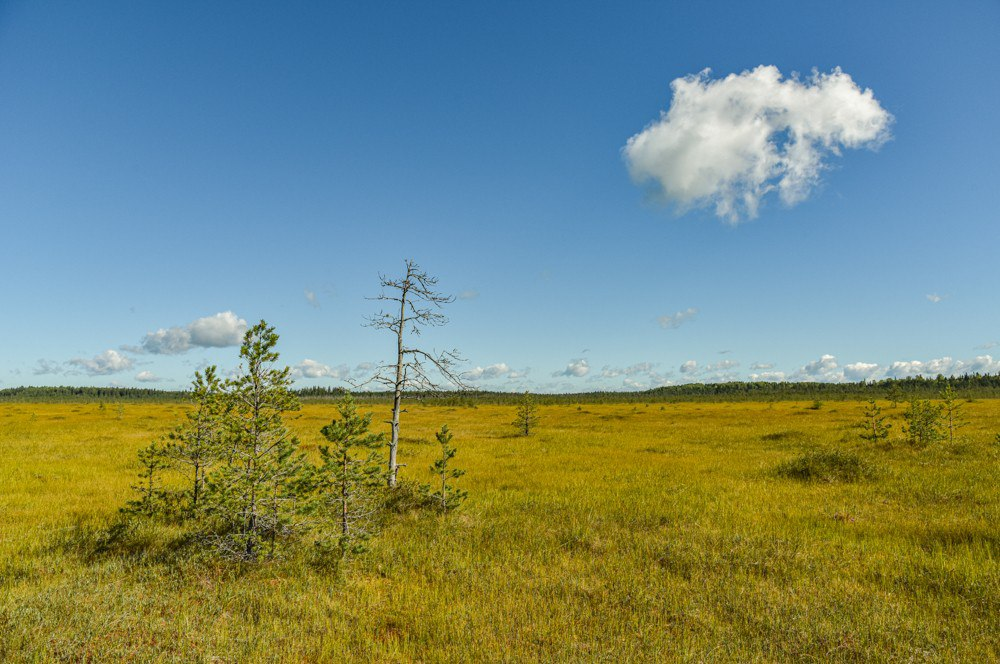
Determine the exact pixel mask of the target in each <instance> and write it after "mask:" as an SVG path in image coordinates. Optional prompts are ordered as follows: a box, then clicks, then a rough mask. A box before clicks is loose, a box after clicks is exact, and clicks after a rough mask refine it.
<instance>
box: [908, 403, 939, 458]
mask: <svg viewBox="0 0 1000 664" xmlns="http://www.w3.org/2000/svg"><path fill="white" fill-rule="evenodd" d="M903 419H904V420H905V421H906V425H905V426H904V427H903V433H904V434H906V440H907V442H908V443H910V445H912V446H913V447H926V446H927V445H930V444H932V443H936V442H938V441H940V440H942V439H943V438H944V435H945V434H944V432H943V431H942V430H941V406H938V405H935V404H933V403H931V402H930V401H929V400H927V399H914V400H913V401H911V402H910V405H909V407H908V408H907V409H906V412H905V413H903Z"/></svg>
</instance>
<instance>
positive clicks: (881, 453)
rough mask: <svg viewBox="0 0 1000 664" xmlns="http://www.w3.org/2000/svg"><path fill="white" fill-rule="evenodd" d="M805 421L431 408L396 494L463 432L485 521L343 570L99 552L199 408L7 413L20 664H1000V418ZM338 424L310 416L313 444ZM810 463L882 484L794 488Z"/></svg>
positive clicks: (838, 412) (461, 445) (795, 406)
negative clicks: (153, 448) (944, 425)
mask: <svg viewBox="0 0 1000 664" xmlns="http://www.w3.org/2000/svg"><path fill="white" fill-rule="evenodd" d="M808 406H809V404H807V403H775V404H762V403H741V404H697V403H694V404H692V403H676V404H663V405H661V404H656V403H653V404H649V405H648V406H647V405H644V404H638V405H632V404H628V405H614V404H611V405H607V404H604V405H592V404H581V405H579V406H576V405H572V406H546V407H542V408H540V416H541V422H540V425H539V427H538V429H537V433H536V434H534V435H532V436H531V437H530V438H521V437H517V436H515V435H514V434H515V432H514V429H513V427H512V426H510V422H511V421H512V420H513V418H514V407H513V406H510V407H495V406H480V407H478V408H450V407H442V406H422V405H419V404H416V405H414V404H410V405H409V406H408V412H407V413H405V414H404V416H403V437H402V441H401V445H400V451H401V462H402V463H405V464H407V467H406V468H405V469H404V470H403V474H402V476H403V477H404V478H410V479H417V480H420V481H429V479H430V476H429V472H428V469H427V467H428V466H429V465H430V463H431V459H432V457H433V454H434V452H435V446H434V445H433V444H432V441H433V432H434V431H435V430H436V429H438V428H439V427H440V425H441V424H445V423H447V424H448V425H449V426H450V428H451V429H452V431H453V432H454V433H455V438H454V440H453V443H454V444H455V445H456V446H457V447H458V450H459V452H458V456H457V457H456V459H455V461H456V465H457V466H458V467H461V468H465V469H466V470H467V471H468V472H467V475H466V476H465V477H463V478H462V480H461V484H462V485H463V486H464V487H465V488H466V489H467V490H468V491H469V496H470V497H469V500H468V501H467V502H466V504H465V505H464V506H463V508H462V509H461V510H460V511H459V512H458V513H456V514H453V515H449V516H447V517H441V516H438V515H436V514H433V513H430V512H415V513H409V514H405V515H400V516H398V517H396V518H395V519H394V520H393V521H392V522H391V524H390V525H389V527H388V528H387V529H386V530H385V531H384V532H383V533H382V534H381V535H380V536H379V537H378V538H376V539H375V540H373V542H372V549H371V551H369V552H368V553H367V554H365V555H363V556H362V557H361V558H359V559H357V560H356V561H354V562H353V563H352V565H351V567H350V568H349V569H348V570H347V572H346V574H344V575H343V576H342V577H338V576H336V575H335V574H333V573H331V572H328V571H324V570H323V569H319V568H317V567H315V566H313V565H311V564H310V563H309V562H308V560H307V558H306V557H305V556H301V557H296V556H292V557H289V558H287V559H285V560H283V561H280V562H274V563H264V564H261V565H258V566H256V567H253V568H237V567H234V566H231V565H227V564H222V563H215V562H211V561H208V560H203V559H197V558H194V559H192V558H191V557H189V556H187V555H185V554H183V553H179V552H176V551H173V550H171V548H170V547H169V546H168V542H169V541H170V540H169V533H168V532H165V531H164V529H159V530H157V529H147V531H146V534H145V539H144V540H141V541H140V542H139V543H138V544H137V545H136V546H133V547H132V548H130V549H129V550H128V551H116V552H113V553H105V554H100V555H95V554H94V553H93V552H94V541H95V540H96V538H97V537H99V536H100V531H101V529H102V528H106V527H107V526H108V524H110V523H111V522H112V521H113V520H114V519H115V518H116V512H117V508H118V507H119V506H120V505H121V504H123V503H124V501H125V500H127V499H128V498H129V497H130V490H129V485H130V484H131V483H132V482H133V478H134V476H135V472H136V470H137V467H136V461H135V453H136V450H137V449H138V448H139V447H141V446H143V445H145V444H147V443H148V442H149V441H150V440H152V439H153V438H154V437H156V436H157V435H159V434H161V433H163V432H165V431H166V430H167V429H168V428H169V427H170V426H171V425H172V424H173V423H174V422H175V421H177V419H178V418H179V417H180V416H181V414H182V413H183V412H184V409H183V406H182V405H180V404H155V405H134V404H126V405H124V407H123V409H122V410H121V411H120V412H119V411H118V409H117V408H116V407H115V406H114V405H109V406H108V407H107V408H105V409H100V408H99V407H98V405H97V404H3V405H0V588H2V593H0V660H10V661H21V660H27V661H32V660H41V661H46V660H66V661H86V660H88V659H93V660H94V661H231V662H247V661H271V660H274V661H307V662H308V661H345V660H356V661H380V662H381V661H428V662H436V661H451V662H454V661H512V662H521V661H608V662H620V661H649V662H661V661H780V660H815V661H968V662H983V661H996V660H997V659H998V658H1000V654H998V653H1000V642H998V636H997V634H998V633H1000V573H998V562H1000V561H998V558H1000V525H998V524H1000V485H998V479H1000V477H998V476H1000V446H998V445H997V444H996V443H994V442H993V441H994V436H995V434H996V433H997V432H1000V404H998V403H997V402H996V401H986V400H984V401H979V402H974V403H968V404H966V405H965V411H966V413H967V416H968V419H969V420H970V426H969V427H967V428H965V429H963V430H962V431H961V435H962V440H961V441H959V442H957V443H956V444H954V445H947V444H946V445H943V446H939V447H936V448H932V449H926V450H923V451H914V450H911V449H910V448H909V447H908V446H906V444H905V443H903V442H902V440H901V438H900V434H899V428H900V424H899V422H898V418H899V417H900V416H901V414H902V410H903V408H902V406H900V408H898V409H895V410H893V409H888V408H886V413H888V414H890V415H892V416H893V417H894V418H895V419H896V420H897V421H896V423H895V426H894V428H893V432H892V433H893V441H894V444H893V446H892V447H891V448H890V449H886V448H884V447H872V446H871V445H869V444H867V443H865V442H863V441H861V440H860V438H859V437H858V436H857V430H856V429H855V428H854V427H853V425H854V424H855V423H856V422H857V421H858V420H859V419H860V413H861V407H860V405H859V404H857V403H854V402H829V403H827V404H825V405H824V406H823V407H822V408H820V409H818V410H814V409H810V408H809V407H808ZM365 407H366V406H364V405H362V409H364V408H365ZM373 408H374V409H375V410H376V416H375V420H376V421H380V420H382V419H387V415H388V408H387V406H380V405H376V406H374V407H373ZM334 413H335V409H334V407H333V406H332V405H330V404H310V405H307V406H306V407H305V408H304V409H303V411H301V412H300V413H298V414H296V415H295V416H293V417H294V419H292V420H291V421H290V423H291V425H292V426H293V427H294V428H295V429H296V431H297V432H298V433H299V436H300V439H301V441H302V443H303V445H304V447H305V448H306V449H307V450H309V449H311V450H315V446H316V445H317V444H318V443H320V442H321V437H320V435H319V429H320V427H322V426H323V425H324V424H326V423H328V422H329V420H330V418H331V417H333V415H334ZM380 426H383V427H384V425H380ZM817 449H819V450H845V451H849V452H854V453H857V454H859V455H860V456H861V457H862V458H863V459H865V460H867V461H869V462H870V463H871V464H873V466H874V467H875V470H876V475H875V477H874V479H870V480H863V481H859V482H856V483H847V482H844V483H822V482H819V483H817V482H814V483H803V482H801V481H797V480H794V479H787V478H783V477H780V476H778V475H777V474H776V473H775V469H776V468H777V467H778V466H779V464H781V463H782V462H785V461H788V460H790V459H794V458H796V457H797V456H799V455H801V454H803V453H804V452H807V451H811V450H817Z"/></svg>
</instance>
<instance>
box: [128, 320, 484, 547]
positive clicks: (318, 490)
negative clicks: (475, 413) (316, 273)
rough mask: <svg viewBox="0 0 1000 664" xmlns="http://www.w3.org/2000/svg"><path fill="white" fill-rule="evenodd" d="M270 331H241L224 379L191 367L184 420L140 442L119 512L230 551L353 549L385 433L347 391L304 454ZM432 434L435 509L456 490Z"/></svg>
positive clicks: (365, 527) (377, 487) (372, 506)
mask: <svg viewBox="0 0 1000 664" xmlns="http://www.w3.org/2000/svg"><path fill="white" fill-rule="evenodd" d="M277 342H278V335H277V334H276V333H275V331H274V328H273V327H272V326H270V325H268V324H267V323H266V322H264V321H261V322H260V323H258V324H257V325H255V326H253V327H252V328H250V329H249V330H247V332H246V334H245V335H244V338H243V345H242V347H241V349H240V358H241V360H242V363H241V365H240V369H239V371H238V374H237V375H236V376H235V377H234V378H231V379H229V380H222V379H220V378H219V376H218V373H217V371H216V368H215V367H208V368H207V369H205V371H204V373H201V372H196V373H195V378H194V381H193V383H192V386H191V390H190V393H189V397H190V399H191V402H192V408H191V410H190V411H189V412H188V413H187V416H186V419H185V421H184V422H183V423H182V424H180V425H179V426H177V427H176V428H175V429H174V430H173V431H172V432H170V433H169V434H167V435H166V436H164V437H163V438H162V439H159V440H157V441H155V442H153V443H152V444H150V445H149V446H148V447H146V448H144V449H142V450H140V452H139V465H140V471H139V474H138V481H137V482H136V484H135V485H134V486H133V489H134V490H135V491H136V494H137V497H136V498H135V499H134V500H131V501H129V502H128V503H127V504H126V505H125V507H123V508H122V510H121V511H122V513H123V514H125V515H127V516H131V517H148V518H159V519H161V520H169V521H171V522H173V523H175V524H180V525H184V526H186V527H187V528H188V529H189V534H191V535H196V536H197V537H195V539H196V540H197V541H200V542H202V543H204V544H207V545H208V548H209V550H211V551H212V552H214V553H215V554H216V555H218V556H219V557H221V558H225V559H229V560H234V561H239V562H257V561H260V560H266V559H272V558H276V557H280V556H281V555H282V551H283V550H284V549H285V548H286V547H288V546H291V545H292V544H293V543H295V542H297V541H300V540H309V541H312V542H314V543H315V544H316V547H317V550H318V551H319V552H321V555H322V556H323V558H324V559H325V560H329V559H330V558H331V556H332V557H333V558H334V559H336V560H338V561H340V560H343V559H345V558H347V557H349V556H351V555H356V554H359V553H362V552H363V551H365V549H366V543H367V541H368V540H369V538H370V537H371V536H372V534H373V533H374V531H375V528H376V526H377V525H378V523H379V522H380V517H381V516H382V514H381V513H382V512H384V511H385V503H386V495H385V492H386V491H387V489H385V484H386V470H385V466H386V460H385V458H384V456H383V450H384V449H385V447H386V441H385V434H382V433H372V432H370V431H369V428H370V426H371V419H372V415H371V413H368V414H366V415H361V414H359V413H358V412H357V408H356V407H355V405H354V402H353V401H352V399H351V397H350V395H347V396H346V397H345V398H344V399H343V401H341V402H340V403H339V404H338V406H337V410H338V414H339V418H336V419H334V420H333V421H331V422H330V424H328V425H326V426H325V427H323V428H322V430H321V433H322V435H323V437H324V438H325V439H326V442H327V444H325V445H321V446H319V463H318V464H314V463H310V462H309V460H308V459H307V458H306V456H305V455H304V454H303V453H302V452H301V450H300V445H299V441H298V439H297V438H296V437H295V436H294V435H293V434H292V432H291V430H290V429H289V428H288V427H287V426H286V425H285V422H284V417H285V416H286V415H287V414H288V413H290V412H294V411H297V410H299V407H300V406H299V401H298V398H297V397H296V395H295V394H294V393H293V392H292V391H291V385H292V380H291V375H290V374H291V372H290V370H289V369H288V367H278V366H277V361H278V357H279V356H278V352H277V351H276V350H275V347H276V345H277ZM437 436H438V442H439V443H440V444H441V449H442V456H441V458H440V459H439V460H438V461H436V462H435V463H434V465H433V467H432V468H431V470H432V472H433V473H434V474H435V476H436V477H438V478H439V479H440V489H439V490H437V491H435V492H433V493H431V489H430V487H427V489H426V491H425V494H426V495H427V496H428V498H430V499H431V500H430V501H429V502H432V503H433V504H434V505H436V506H438V507H440V509H441V511H443V512H447V511H449V510H451V509H454V508H455V507H457V506H458V504H459V503H461V502H462V500H463V499H464V498H465V492H464V491H461V490H459V489H456V488H455V487H453V486H452V485H451V484H449V482H452V481H454V480H455V479H457V478H459V477H461V476H462V474H463V471H460V470H455V469H453V468H451V467H450V461H451V459H452V457H454V456H455V449H454V448H453V447H451V446H450V445H449V443H450V441H451V434H450V433H449V432H448V428H447V427H443V428H442V429H441V432H440V433H438V434H437ZM389 491H392V489H389Z"/></svg>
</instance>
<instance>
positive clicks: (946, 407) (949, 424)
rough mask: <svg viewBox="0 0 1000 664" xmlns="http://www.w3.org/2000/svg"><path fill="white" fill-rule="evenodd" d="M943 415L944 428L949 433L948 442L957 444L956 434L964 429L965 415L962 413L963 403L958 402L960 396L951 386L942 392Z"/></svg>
mask: <svg viewBox="0 0 1000 664" xmlns="http://www.w3.org/2000/svg"><path fill="white" fill-rule="evenodd" d="M941 400H942V403H941V414H942V417H943V419H944V428H945V430H946V431H947V432H948V442H949V443H954V442H955V432H956V431H958V430H959V429H961V428H962V427H964V426H965V425H966V424H967V422H966V421H965V417H964V413H962V405H963V404H962V403H961V402H960V401H959V400H958V395H957V394H955V390H954V389H953V388H952V386H951V385H948V386H947V387H945V388H944V390H942V391H941Z"/></svg>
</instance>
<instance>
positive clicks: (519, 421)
mask: <svg viewBox="0 0 1000 664" xmlns="http://www.w3.org/2000/svg"><path fill="white" fill-rule="evenodd" d="M511 424H513V425H514V426H515V427H517V430H518V431H519V432H520V434H521V435H522V436H530V435H531V430H532V429H534V428H535V425H536V424H538V406H537V405H535V399H534V398H533V397H532V396H531V392H525V393H524V394H523V395H522V396H521V400H520V401H519V402H518V404H517V416H516V417H515V418H514V421H513V422H511Z"/></svg>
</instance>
